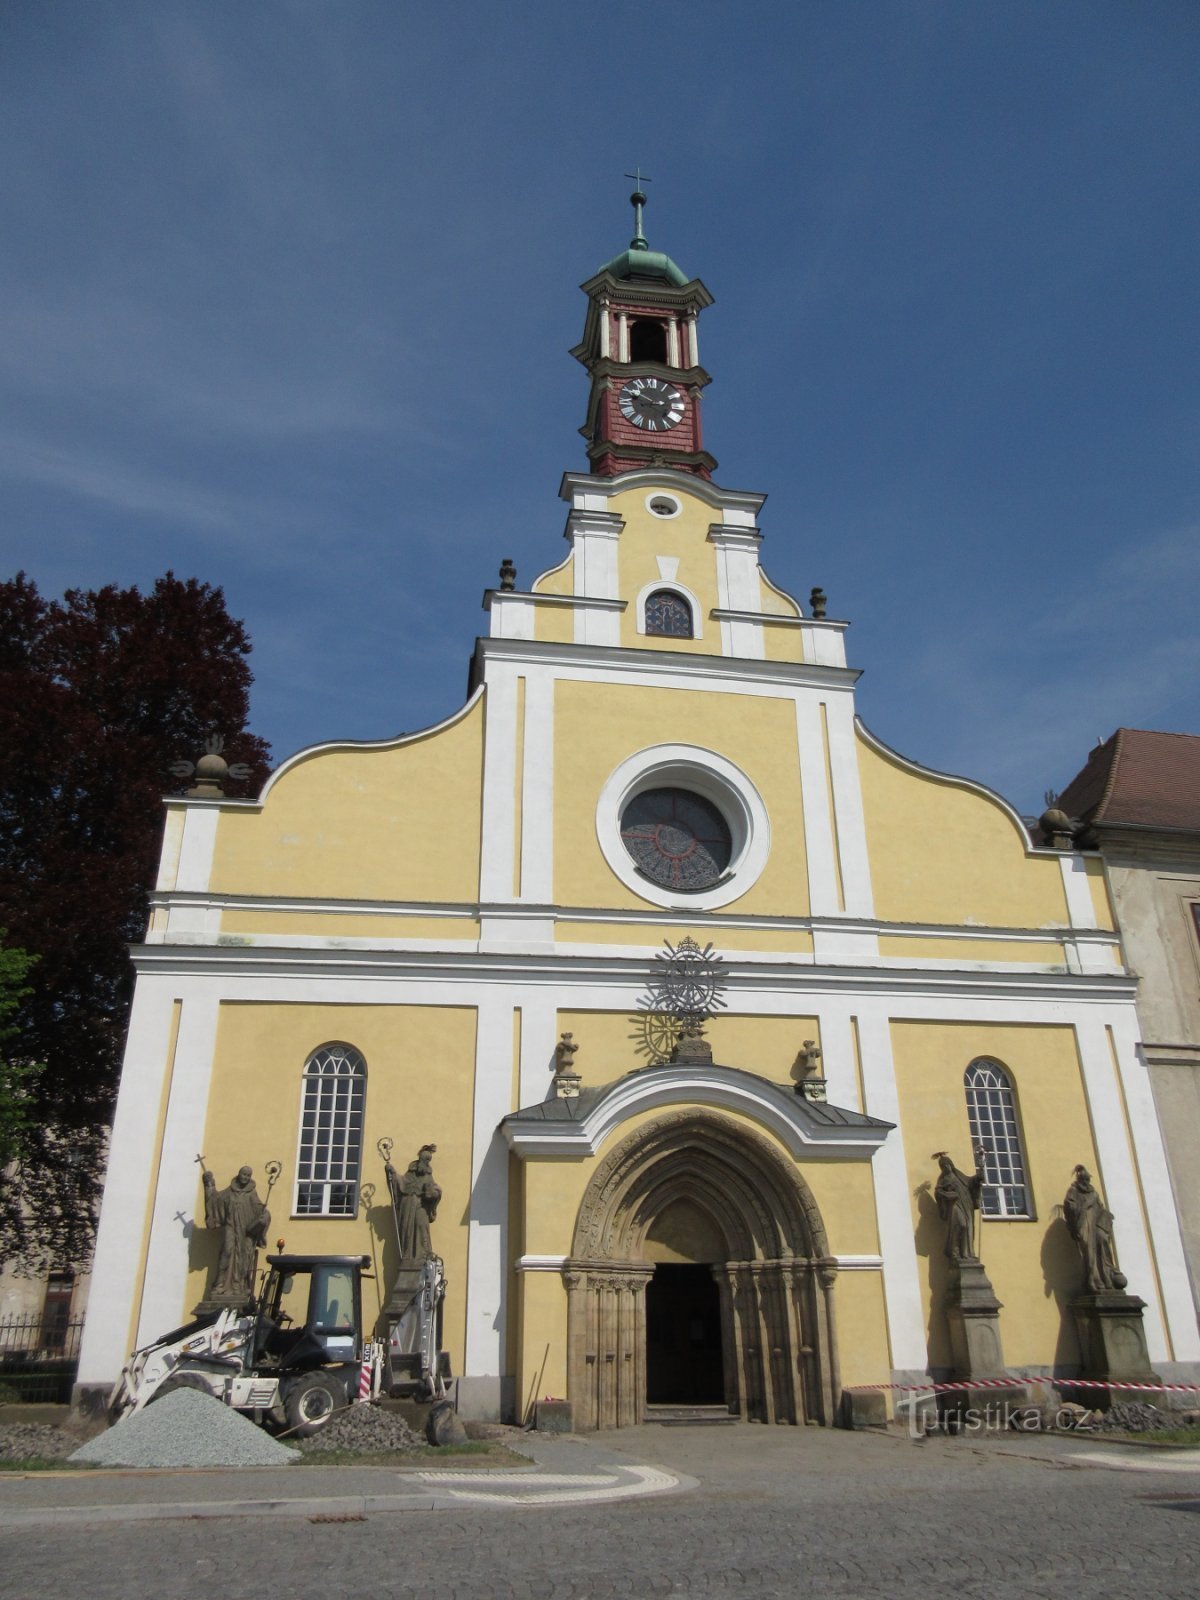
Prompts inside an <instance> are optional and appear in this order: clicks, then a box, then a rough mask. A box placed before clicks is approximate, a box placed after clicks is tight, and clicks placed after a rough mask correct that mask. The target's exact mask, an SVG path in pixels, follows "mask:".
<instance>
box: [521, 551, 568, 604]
mask: <svg viewBox="0 0 1200 1600" xmlns="http://www.w3.org/2000/svg"><path fill="white" fill-rule="evenodd" d="M530 592H531V593H532V594H574V593H575V556H574V553H573V552H572V553H571V554H570V555H568V556H567V558H566V560H565V561H560V562H559V564H558V566H556V567H551V568H550V570H549V571H548V572H543V573H542V574H541V576H540V577H537V578H535V579H534V580H533V586H532V589H531V591H530Z"/></svg>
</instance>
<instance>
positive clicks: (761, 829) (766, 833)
mask: <svg viewBox="0 0 1200 1600" xmlns="http://www.w3.org/2000/svg"><path fill="white" fill-rule="evenodd" d="M660 785H665V786H673V785H678V786H679V787H680V788H684V789H690V790H694V791H695V792H696V793H697V794H700V795H703V796H704V797H705V799H707V800H710V801H711V802H712V803H713V805H715V806H716V807H717V809H718V810H719V811H720V812H721V814H722V815H723V816H724V817H725V820H726V821H727V822H728V824H729V829H730V833H731V835H732V839H733V854H732V856H731V857H730V862H729V867H728V870H727V872H726V875H725V877H724V878H723V879H722V880H721V881H720V882H719V883H717V884H714V885H713V887H712V888H710V889H704V890H701V891H700V892H699V893H697V894H685V893H683V892H681V891H679V890H671V889H667V888H664V887H662V886H661V885H659V884H656V883H653V882H652V881H651V880H650V879H649V878H647V877H645V876H644V875H643V874H642V873H640V872H639V871H638V870H637V868H636V866H635V865H634V863H633V860H632V858H631V857H630V855H629V852H628V851H627V850H626V848H625V844H624V841H623V840H622V838H621V813H622V811H623V810H624V808H625V806H626V804H627V803H628V802H629V801H630V800H631V799H632V798H633V797H634V796H635V795H637V794H640V793H641V792H642V791H643V790H646V789H652V788H656V787H659V786H660ZM596 837H597V839H598V841H599V844H600V849H601V851H602V852H603V855H604V859H605V860H606V861H607V862H608V864H609V866H610V867H611V868H612V870H613V872H614V873H615V874H616V875H617V877H618V878H619V879H620V880H621V882H622V883H623V884H624V885H625V887H626V888H627V889H632V890H633V892H634V894H636V895H638V896H639V897H640V898H641V899H643V900H648V901H650V902H651V903H652V904H654V905H660V906H668V907H673V908H675V909H676V910H679V911H683V912H685V913H686V910H687V909H688V908H689V907H691V906H695V907H696V908H697V909H699V910H702V911H707V910H711V909H712V908H713V907H715V906H724V905H728V904H729V903H730V901H732V900H737V899H740V897H741V896H742V895H744V894H745V893H746V892H747V890H748V889H750V888H751V886H752V885H753V884H754V883H756V882H757V881H758V879H759V877H760V876H761V875H762V871H763V868H764V867H765V866H766V864H767V857H768V856H769V855H770V852H771V824H770V821H769V819H768V817H767V808H766V806H765V805H764V804H763V800H762V796H761V795H760V794H759V792H758V790H757V789H756V788H755V786H754V784H753V783H752V782H751V781H750V779H749V778H748V777H747V776H746V774H745V773H744V772H743V771H742V770H741V768H740V767H737V766H735V765H734V764H733V762H732V761H729V760H728V759H727V758H726V757H725V756H721V755H718V754H717V753H716V751H714V750H706V749H704V748H703V746H701V745H689V744H658V745H651V746H649V748H648V749H645V750H638V751H635V752H634V754H633V755H631V756H628V757H626V759H625V760H624V761H622V762H621V764H620V766H619V767H617V768H616V769H615V770H614V771H613V772H612V773H611V774H610V776H609V777H608V779H607V780H606V781H605V783H604V786H603V788H602V789H601V790H600V798H599V800H598V801H597V804H596Z"/></svg>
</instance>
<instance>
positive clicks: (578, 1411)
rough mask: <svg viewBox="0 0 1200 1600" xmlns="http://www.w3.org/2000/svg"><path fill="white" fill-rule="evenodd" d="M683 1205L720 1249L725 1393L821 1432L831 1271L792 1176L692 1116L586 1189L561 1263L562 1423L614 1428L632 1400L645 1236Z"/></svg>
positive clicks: (832, 1373) (649, 1270)
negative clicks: (568, 1404)
mask: <svg viewBox="0 0 1200 1600" xmlns="http://www.w3.org/2000/svg"><path fill="white" fill-rule="evenodd" d="M680 1201H685V1202H687V1203H689V1204H690V1205H692V1206H694V1207H696V1208H697V1209H698V1210H699V1211H701V1212H703V1213H704V1214H705V1215H706V1216H707V1217H708V1218H709V1219H711V1221H712V1223H713V1224H714V1225H715V1228H716V1229H717V1231H718V1232H719V1233H720V1235H721V1236H722V1237H723V1238H724V1239H725V1240H726V1241H727V1247H728V1250H729V1258H728V1259H727V1260H726V1261H723V1262H720V1263H716V1264H714V1266H713V1274H714V1276H715V1278H716V1280H717V1285H718V1289H719V1291H720V1297H721V1327H722V1349H723V1354H724V1363H725V1397H726V1400H727V1401H728V1403H729V1405H730V1407H731V1408H732V1409H734V1410H736V1411H738V1412H739V1413H740V1415H741V1416H742V1417H743V1418H746V1419H747V1420H750V1421H758V1422H819V1423H823V1424H825V1425H829V1424H832V1422H833V1421H834V1417H835V1413H836V1410H837V1405H838V1401H839V1399H840V1394H841V1391H840V1386H839V1382H838V1359H837V1335H836V1328H835V1322H834V1308H833V1284H834V1279H835V1278H836V1276H837V1263H836V1262H835V1261H834V1260H833V1258H832V1257H831V1256H830V1254H829V1245H828V1241H827V1239H826V1235H825V1225H824V1223H823V1222H822V1220H821V1214H820V1211H819V1210H818V1208H817V1204H816V1201H815V1200H814V1199H813V1196H812V1193H811V1191H810V1190H809V1188H808V1185H807V1184H806V1183H805V1181H804V1179H803V1178H802V1177H801V1175H800V1174H799V1172H797V1171H796V1169H795V1168H794V1167H793V1166H792V1165H791V1163H790V1162H789V1161H788V1160H787V1158H786V1157H785V1156H783V1155H782V1154H780V1153H779V1152H778V1151H777V1150H776V1149H775V1148H774V1146H772V1145H771V1144H770V1143H768V1141H767V1140H766V1139H764V1138H763V1137H762V1136H761V1135H760V1134H757V1133H755V1132H753V1131H752V1130H750V1129H748V1128H745V1127H743V1126H740V1125H739V1124H737V1123H735V1122H733V1121H731V1120H730V1119H729V1118H727V1117H723V1116H720V1115H719V1114H717V1113H715V1112H712V1111H706V1110H693V1111H677V1112H672V1113H671V1114H669V1115H667V1116H664V1117H660V1118H658V1119H656V1120H655V1121H654V1122H651V1123H649V1124H647V1126H645V1127H643V1128H639V1129H638V1130H637V1132H636V1133H633V1134H630V1135H629V1137H628V1138H626V1139H623V1140H622V1141H621V1143H620V1144H619V1145H617V1147H616V1148H615V1149H614V1150H613V1151H612V1152H611V1154H609V1155H608V1156H606V1157H605V1159H604V1160H603V1161H602V1162H601V1163H600V1165H599V1167H598V1168H597V1170H596V1172H595V1174H594V1176H593V1178H592V1180H591V1182H590V1183H589V1184H588V1187H587V1190H586V1192H585V1194H584V1197H583V1201H582V1203H581V1204H580V1207H579V1215H578V1218H577V1219H576V1224H575V1237H574V1243H573V1248H572V1254H571V1257H570V1258H569V1259H568V1261H567V1262H566V1263H565V1265H564V1267H563V1279H564V1281H565V1283H566V1286H567V1293H568V1334H567V1340H568V1352H567V1384H568V1394H569V1397H570V1398H571V1400H572V1402H573V1403H574V1411H575V1425H576V1427H578V1428H581V1429H587V1428H622V1427H630V1426H633V1425H634V1424H636V1423H638V1422H640V1421H641V1420H642V1418H643V1415H644V1412H645V1403H646V1284H647V1283H648V1281H649V1280H650V1278H651V1277H652V1276H653V1273H654V1266H653V1264H652V1263H651V1262H649V1261H647V1260H646V1259H645V1252H644V1243H645V1239H646V1234H647V1232H648V1231H649V1230H650V1228H651V1227H652V1226H653V1224H654V1222H655V1219H656V1218H658V1217H660V1216H661V1215H662V1214H663V1212H664V1211H666V1209H667V1208H668V1207H669V1206H671V1205H674V1204H676V1203H678V1202H680Z"/></svg>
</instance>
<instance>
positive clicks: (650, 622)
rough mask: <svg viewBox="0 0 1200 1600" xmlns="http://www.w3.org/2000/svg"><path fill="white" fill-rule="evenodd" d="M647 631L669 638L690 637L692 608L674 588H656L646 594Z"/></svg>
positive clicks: (691, 635)
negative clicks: (651, 592)
mask: <svg viewBox="0 0 1200 1600" xmlns="http://www.w3.org/2000/svg"><path fill="white" fill-rule="evenodd" d="M646 632H647V633H657V634H660V635H663V636H665V637H666V638H668V639H690V638H692V637H693V634H692V608H691V606H690V605H688V603H687V601H686V600H685V599H684V598H683V596H682V595H681V594H676V592H675V590H674V589H655V591H654V593H653V594H648V595H647V596H646Z"/></svg>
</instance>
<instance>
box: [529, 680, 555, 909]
mask: <svg viewBox="0 0 1200 1600" xmlns="http://www.w3.org/2000/svg"><path fill="white" fill-rule="evenodd" d="M523 749H524V768H523V771H522V773H521V899H522V900H530V901H533V902H534V904H536V905H549V904H550V902H551V901H552V900H553V899H554V851H553V850H552V849H551V848H550V843H551V841H552V840H553V838H554V678H553V676H552V674H551V673H550V672H548V671H544V670H543V671H532V672H530V674H529V676H528V677H527V678H526V680H525V738H524V743H523Z"/></svg>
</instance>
